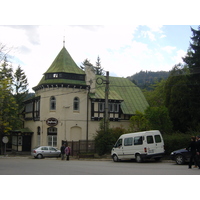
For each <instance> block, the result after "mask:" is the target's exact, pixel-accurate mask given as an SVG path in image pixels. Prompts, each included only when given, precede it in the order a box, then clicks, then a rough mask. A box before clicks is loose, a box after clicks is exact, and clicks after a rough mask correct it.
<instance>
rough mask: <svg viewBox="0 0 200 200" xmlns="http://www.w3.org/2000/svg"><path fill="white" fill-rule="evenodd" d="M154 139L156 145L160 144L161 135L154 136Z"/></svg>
mask: <svg viewBox="0 0 200 200" xmlns="http://www.w3.org/2000/svg"><path fill="white" fill-rule="evenodd" d="M154 138H155V141H156V143H160V142H161V137H160V135H154Z"/></svg>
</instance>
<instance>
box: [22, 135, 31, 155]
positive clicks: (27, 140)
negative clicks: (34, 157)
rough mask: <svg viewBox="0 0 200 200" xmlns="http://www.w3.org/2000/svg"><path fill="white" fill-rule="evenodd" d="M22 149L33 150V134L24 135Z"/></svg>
mask: <svg viewBox="0 0 200 200" xmlns="http://www.w3.org/2000/svg"><path fill="white" fill-rule="evenodd" d="M22 151H31V136H30V135H25V136H23V141H22Z"/></svg>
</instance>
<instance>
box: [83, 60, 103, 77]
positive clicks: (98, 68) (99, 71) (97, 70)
mask: <svg viewBox="0 0 200 200" xmlns="http://www.w3.org/2000/svg"><path fill="white" fill-rule="evenodd" d="M82 65H83V66H80V68H81V69H83V70H85V65H88V66H91V67H92V68H93V69H94V72H95V74H96V75H102V76H103V75H104V72H103V68H102V67H101V61H100V58H99V56H98V57H97V62H96V66H94V65H93V64H92V63H91V62H90V60H88V59H85V60H84V61H83V63H82Z"/></svg>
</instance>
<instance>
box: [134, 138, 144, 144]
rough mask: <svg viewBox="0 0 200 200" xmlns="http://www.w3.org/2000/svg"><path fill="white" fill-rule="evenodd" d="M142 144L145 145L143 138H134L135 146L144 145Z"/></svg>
mask: <svg viewBox="0 0 200 200" xmlns="http://www.w3.org/2000/svg"><path fill="white" fill-rule="evenodd" d="M142 144H143V138H142V136H137V137H134V145H142Z"/></svg>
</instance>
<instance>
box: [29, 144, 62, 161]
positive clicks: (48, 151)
mask: <svg viewBox="0 0 200 200" xmlns="http://www.w3.org/2000/svg"><path fill="white" fill-rule="evenodd" d="M31 155H32V156H34V157H35V158H39V159H41V158H45V157H60V156H61V151H60V150H58V149H56V148H55V147H51V146H40V147H37V148H35V149H33V150H32V152H31Z"/></svg>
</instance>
